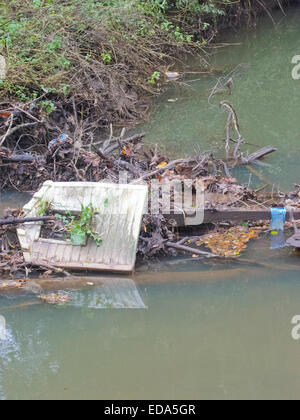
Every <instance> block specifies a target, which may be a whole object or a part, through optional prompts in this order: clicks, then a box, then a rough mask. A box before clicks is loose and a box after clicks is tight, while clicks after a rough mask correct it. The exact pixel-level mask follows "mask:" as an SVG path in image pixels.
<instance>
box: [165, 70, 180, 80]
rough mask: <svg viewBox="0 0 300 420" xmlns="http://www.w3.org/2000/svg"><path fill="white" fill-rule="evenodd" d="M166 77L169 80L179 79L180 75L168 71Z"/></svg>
mask: <svg viewBox="0 0 300 420" xmlns="http://www.w3.org/2000/svg"><path fill="white" fill-rule="evenodd" d="M165 75H166V76H167V77H168V78H169V79H178V77H179V76H180V73H178V72H177V71H173V72H172V71H166V72H165Z"/></svg>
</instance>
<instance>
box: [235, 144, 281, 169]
mask: <svg viewBox="0 0 300 420" xmlns="http://www.w3.org/2000/svg"><path fill="white" fill-rule="evenodd" d="M274 152H277V149H276V148H275V147H273V146H265V147H262V148H261V149H259V150H257V151H256V152H254V153H252V154H251V155H249V156H247V157H245V156H242V158H241V161H242V164H243V165H248V164H249V163H253V162H255V161H256V160H259V159H262V158H263V157H265V156H267V155H269V154H271V153H274Z"/></svg>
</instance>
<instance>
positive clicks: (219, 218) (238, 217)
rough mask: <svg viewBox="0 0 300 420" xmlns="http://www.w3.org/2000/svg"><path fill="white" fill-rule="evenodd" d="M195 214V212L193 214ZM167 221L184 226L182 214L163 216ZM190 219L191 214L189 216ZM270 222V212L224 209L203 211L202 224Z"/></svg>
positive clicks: (299, 216) (299, 213)
mask: <svg viewBox="0 0 300 420" xmlns="http://www.w3.org/2000/svg"><path fill="white" fill-rule="evenodd" d="M193 214H195V211H194V213H193ZM164 216H165V218H166V219H167V220H172V219H173V220H175V221H176V223H177V226H186V224H185V220H184V216H183V215H182V214H169V215H164ZM189 217H192V214H191V215H190V214H189ZM293 217H294V219H295V220H300V211H299V210H297V211H295V212H294V215H293ZM258 220H271V210H269V209H268V210H248V209H244V208H235V209H226V210H205V211H204V223H215V222H244V221H249V222H250V221H258ZM286 220H287V221H289V220H290V214H289V212H287V214H286Z"/></svg>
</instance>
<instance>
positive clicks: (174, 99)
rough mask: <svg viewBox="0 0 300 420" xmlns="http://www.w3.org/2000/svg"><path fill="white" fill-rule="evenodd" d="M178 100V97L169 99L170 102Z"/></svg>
mask: <svg viewBox="0 0 300 420" xmlns="http://www.w3.org/2000/svg"><path fill="white" fill-rule="evenodd" d="M177 101H178V98H170V99H168V102H177Z"/></svg>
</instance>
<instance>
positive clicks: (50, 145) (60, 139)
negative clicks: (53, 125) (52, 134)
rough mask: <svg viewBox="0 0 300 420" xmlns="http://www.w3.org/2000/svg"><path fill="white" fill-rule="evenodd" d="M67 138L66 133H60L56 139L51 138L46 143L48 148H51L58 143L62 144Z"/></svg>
mask: <svg viewBox="0 0 300 420" xmlns="http://www.w3.org/2000/svg"><path fill="white" fill-rule="evenodd" d="M67 139H68V135H67V134H65V133H63V134H61V135H60V136H59V137H58V138H57V139H53V140H51V141H50V143H49V145H48V149H51V148H52V147H53V146H55V145H58V144H62V143H65V142H66V141H67Z"/></svg>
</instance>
